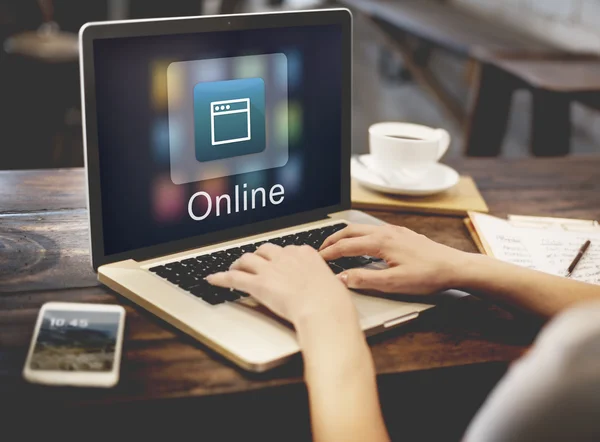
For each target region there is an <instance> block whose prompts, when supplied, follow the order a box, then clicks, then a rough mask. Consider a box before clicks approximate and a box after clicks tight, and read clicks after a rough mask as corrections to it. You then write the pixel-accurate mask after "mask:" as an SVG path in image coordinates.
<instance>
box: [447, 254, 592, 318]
mask: <svg viewBox="0 0 600 442" xmlns="http://www.w3.org/2000/svg"><path fill="white" fill-rule="evenodd" d="M455 274H456V275H457V280H456V281H455V282H454V283H453V285H454V286H455V287H457V288H462V289H465V290H467V291H471V292H477V293H478V294H481V295H482V296H488V297H490V298H491V299H493V300H496V301H502V302H506V303H508V304H511V305H514V306H516V307H519V308H521V309H524V310H527V311H530V312H532V313H535V314H538V315H540V316H543V317H552V316H554V315H555V314H557V313H559V312H561V311H563V310H565V309H566V308H568V307H570V306H572V305H574V304H576V303H579V302H582V301H586V300H592V299H600V287H598V286H595V285H592V284H586V283H583V282H578V281H575V280H572V279H568V278H562V277H559V276H554V275H549V274H546V273H542V272H537V271H534V270H530V269H526V268H523V267H519V266H515V265H512V264H508V263H505V262H502V261H498V260H496V259H493V258H489V257H487V256H484V255H468V257H467V258H466V260H465V262H464V263H461V265H460V266H459V267H458V268H457V271H456V272H455Z"/></svg>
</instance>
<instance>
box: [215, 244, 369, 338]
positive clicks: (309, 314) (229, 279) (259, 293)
mask: <svg viewBox="0 0 600 442" xmlns="http://www.w3.org/2000/svg"><path fill="white" fill-rule="evenodd" d="M206 279H207V281H208V282H209V283H211V284H213V285H217V286H221V287H227V288H233V289H236V290H240V291H242V292H246V293H248V294H250V295H251V296H253V297H254V298H256V300H258V301H259V302H260V303H262V304H263V305H265V306H266V307H268V308H269V309H270V310H272V311H273V312H274V313H276V314H278V315H279V316H281V317H283V318H284V319H287V320H288V321H290V322H291V323H292V324H294V326H296V327H298V326H299V325H300V323H301V322H306V321H310V322H315V321H319V320H320V319H324V320H327V318H328V317H329V316H330V315H335V314H340V313H342V314H347V316H348V317H349V319H350V320H352V321H354V322H355V323H356V322H357V320H356V312H355V311H354V306H353V304H352V300H351V298H350V291H349V290H348V289H347V288H346V286H345V285H344V284H343V283H342V282H341V281H340V280H339V279H338V278H336V277H335V276H334V274H333V273H332V271H331V270H330V269H329V267H328V266H327V263H326V262H325V261H323V258H321V256H320V255H319V253H318V252H317V251H316V250H314V249H312V248H311V247H309V246H288V247H285V248H282V247H279V246H277V245H274V244H263V245H262V246H260V247H259V248H258V250H257V251H256V252H255V253H247V254H245V255H243V256H242V257H241V258H239V259H238V260H237V261H235V262H234V263H233V264H232V265H231V267H230V269H229V271H227V272H222V273H217V274H214V275H210V276H208V277H207V278H206Z"/></svg>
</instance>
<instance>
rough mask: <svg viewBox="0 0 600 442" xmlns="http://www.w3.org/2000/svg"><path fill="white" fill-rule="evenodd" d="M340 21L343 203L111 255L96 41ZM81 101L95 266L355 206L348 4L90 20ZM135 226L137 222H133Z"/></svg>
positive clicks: (83, 47)
mask: <svg viewBox="0 0 600 442" xmlns="http://www.w3.org/2000/svg"><path fill="white" fill-rule="evenodd" d="M331 24H336V25H340V26H341V29H342V52H343V53H342V63H343V69H342V83H341V86H342V106H341V107H342V125H341V126H342V137H341V139H342V146H341V148H342V154H341V164H340V167H341V177H342V182H341V194H340V203H339V204H336V205H333V206H329V207H323V208H320V209H316V210H312V211H307V212H301V213H297V214H293V215H287V216H284V217H281V218H276V219H272V220H266V221H261V222H257V223H253V224H248V225H242V226H238V227H233V228H229V229H226V230H222V231H218V232H212V233H205V234H202V235H197V236H193V237H188V238H184V239H180V240H176V241H170V242H167V243H163V244H157V245H154V246H150V247H144V248H141V249H135V250H130V251H127V252H122V253H117V254H111V255H106V254H105V251H104V234H103V224H102V219H103V218H102V198H101V189H100V162H99V155H98V132H97V115H96V84H95V71H94V52H93V44H94V41H95V40H98V39H106V38H120V37H136V36H150V35H172V34H185V33H200V32H218V31H227V30H247V29H265V28H282V27H290V26H315V25H331ZM79 45H80V75H81V100H82V112H83V132H84V157H85V169H86V174H87V179H86V182H87V197H88V217H89V225H90V248H91V259H92V266H93V268H94V270H97V269H98V267H99V266H101V265H104V264H108V263H112V262H118V261H122V260H126V259H134V260H136V261H144V260H147V259H151V258H155V257H157V256H165V255H170V254H173V253H178V252H183V251H185V250H190V249H194V248H198V247H203V246H207V245H210V244H216V243H220V242H224V241H229V240H232V239H236V238H242V237H246V236H251V235H256V234H260V233H264V232H268V231H272V230H277V229H282V228H286V227H291V226H294V225H298V224H303V223H307V222H311V221H315V220H318V219H324V218H326V217H327V215H328V214H331V213H335V212H340V211H343V210H349V209H350V206H351V202H350V155H351V96H352V14H351V13H350V11H349V10H347V9H321V10H314V11H298V12H273V13H266V14H262V13H261V14H237V15H220V16H200V17H191V18H190V17H185V18H176V19H173V18H169V19H148V20H128V21H120V22H99V23H88V24H86V25H84V26H83V27H82V28H81V30H80V31H79ZM131 227H132V228H135V226H131Z"/></svg>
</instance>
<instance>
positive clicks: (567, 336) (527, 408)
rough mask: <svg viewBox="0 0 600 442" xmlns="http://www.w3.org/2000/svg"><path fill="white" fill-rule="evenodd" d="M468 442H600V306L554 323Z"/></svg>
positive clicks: (499, 390)
mask: <svg viewBox="0 0 600 442" xmlns="http://www.w3.org/2000/svg"><path fill="white" fill-rule="evenodd" d="M465 441H466V442H509V441H510V442H525V441H527V442H537V441H540V442H542V441H543V442H553V441H583V442H587V441H590V442H592V441H594V442H597V441H600V304H599V303H594V304H586V305H581V306H578V307H576V308H574V309H571V310H569V311H567V312H565V313H563V314H561V315H559V316H558V317H557V318H556V319H554V320H553V321H552V322H551V323H550V324H549V325H548V326H547V327H546V328H545V329H544V330H543V331H542V333H541V334H540V335H539V337H538V339H537V340H536V342H535V345H534V346H533V348H532V350H531V351H530V352H529V353H528V354H527V355H525V356H524V357H523V358H522V359H521V360H519V361H518V362H516V363H515V364H513V366H512V367H511V368H510V370H509V372H508V373H507V375H506V376H505V377H504V379H502V381H500V383H499V384H498V386H497V387H496V389H495V390H494V391H493V392H492V394H491V395H490V396H489V397H488V399H487V401H486V403H485V404H484V406H483V407H482V408H481V410H480V411H479V412H478V414H477V415H476V417H475V419H474V420H473V422H472V423H471V426H470V427H469V429H468V430H467V433H466V435H465Z"/></svg>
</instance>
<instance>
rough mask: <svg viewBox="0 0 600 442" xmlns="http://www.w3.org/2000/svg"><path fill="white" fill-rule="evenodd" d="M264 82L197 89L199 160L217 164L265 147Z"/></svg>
mask: <svg viewBox="0 0 600 442" xmlns="http://www.w3.org/2000/svg"><path fill="white" fill-rule="evenodd" d="M265 133H266V130H265V82H264V80H263V79H262V78H245V79H240V80H227V81H214V82H203V83H198V84H196V86H194V139H195V145H196V159H197V160H198V161H202V162H205V161H214V160H220V159H223V158H231V157H237V156H241V155H249V154H254V153H259V152H262V151H263V150H265V147H266V135H265Z"/></svg>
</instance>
